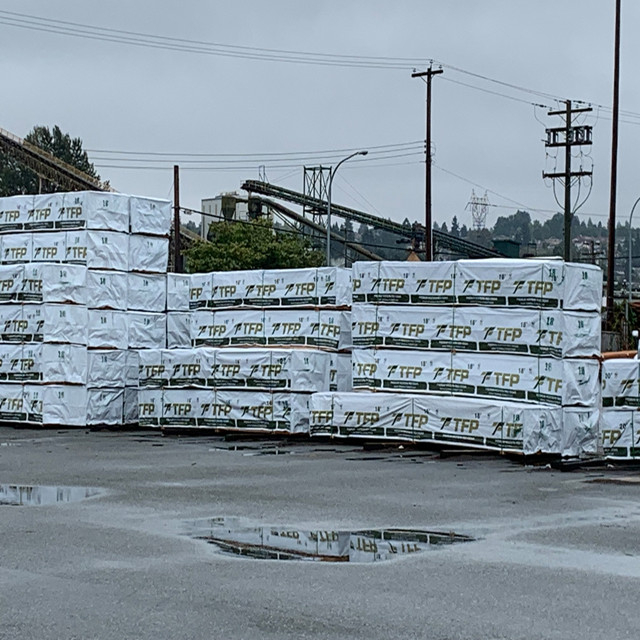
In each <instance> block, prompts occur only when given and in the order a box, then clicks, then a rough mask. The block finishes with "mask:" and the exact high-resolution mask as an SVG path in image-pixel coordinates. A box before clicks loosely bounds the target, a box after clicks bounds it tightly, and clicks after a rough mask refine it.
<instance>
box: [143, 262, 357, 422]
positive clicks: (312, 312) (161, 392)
mask: <svg viewBox="0 0 640 640" xmlns="http://www.w3.org/2000/svg"><path fill="white" fill-rule="evenodd" d="M350 287H351V284H350V272H349V271H348V270H345V269H338V268H333V267H330V268H317V269H315V268H312V269H288V270H252V271H230V272H215V273H199V274H192V275H181V274H169V275H168V281H167V305H168V312H167V348H166V349H156V350H149V351H146V352H144V353H141V354H140V357H141V360H140V403H139V407H140V424H141V425H143V426H152V427H158V426H160V427H164V428H171V429H184V428H191V429H192V428H208V429H212V428H213V429H223V430H231V431H259V432H271V433H276V432H277V433H286V434H293V433H301V434H308V433H309V399H310V396H311V394H312V393H314V392H317V391H329V390H330V389H331V388H335V389H338V388H345V389H346V388H348V387H347V386H339V385H342V383H343V381H345V382H344V384H345V385H346V384H348V382H346V381H347V380H350V371H349V365H350V359H349V356H348V355H344V353H343V352H345V351H348V350H349V349H350V347H351V342H350V329H351V324H350V314H349V304H350ZM332 385H333V386H332Z"/></svg>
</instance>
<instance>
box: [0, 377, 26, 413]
mask: <svg viewBox="0 0 640 640" xmlns="http://www.w3.org/2000/svg"><path fill="white" fill-rule="evenodd" d="M28 409H29V407H28V406H27V404H26V403H25V397H24V389H23V387H22V385H21V384H0V422H12V423H13V422H27V418H28Z"/></svg>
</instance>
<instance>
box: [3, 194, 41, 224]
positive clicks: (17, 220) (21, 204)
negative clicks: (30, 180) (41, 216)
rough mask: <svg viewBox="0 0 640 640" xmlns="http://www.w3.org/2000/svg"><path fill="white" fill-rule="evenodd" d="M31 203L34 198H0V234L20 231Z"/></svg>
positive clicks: (31, 205)
mask: <svg viewBox="0 0 640 640" xmlns="http://www.w3.org/2000/svg"><path fill="white" fill-rule="evenodd" d="M33 202H34V196H12V197H10V198H6V197H3V198H0V233H7V232H11V231H21V230H22V229H23V228H24V223H25V222H26V220H27V216H28V213H29V211H30V210H31V209H33Z"/></svg>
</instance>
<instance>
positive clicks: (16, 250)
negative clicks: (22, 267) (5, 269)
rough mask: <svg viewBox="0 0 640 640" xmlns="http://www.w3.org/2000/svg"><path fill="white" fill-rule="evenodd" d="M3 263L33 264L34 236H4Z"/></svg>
mask: <svg viewBox="0 0 640 640" xmlns="http://www.w3.org/2000/svg"><path fill="white" fill-rule="evenodd" d="M2 262H3V264H12V263H16V262H33V234H31V233H13V234H10V235H7V234H5V235H3V236H2Z"/></svg>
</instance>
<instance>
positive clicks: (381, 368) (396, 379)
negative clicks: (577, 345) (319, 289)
mask: <svg viewBox="0 0 640 640" xmlns="http://www.w3.org/2000/svg"><path fill="white" fill-rule="evenodd" d="M352 358H353V388H354V389H385V390H403V391H423V392H429V393H440V394H443V393H444V394H462V395H470V396H474V395H475V396H483V397H494V398H503V399H511V400H522V401H526V402H543V403H549V404H563V405H583V406H590V405H593V404H595V403H597V402H598V400H599V381H598V370H599V364H598V362H597V361H596V360H579V359H565V360H558V359H555V358H546V357H545V358H542V357H540V358H538V357H535V356H520V355H517V356H516V355H509V354H498V353H492V354H481V353H467V352H451V353H450V352H438V351H426V352H411V351H399V350H391V349H377V350H376V349H354V351H353V353H352Z"/></svg>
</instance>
